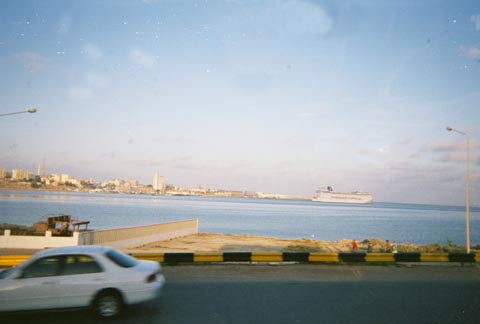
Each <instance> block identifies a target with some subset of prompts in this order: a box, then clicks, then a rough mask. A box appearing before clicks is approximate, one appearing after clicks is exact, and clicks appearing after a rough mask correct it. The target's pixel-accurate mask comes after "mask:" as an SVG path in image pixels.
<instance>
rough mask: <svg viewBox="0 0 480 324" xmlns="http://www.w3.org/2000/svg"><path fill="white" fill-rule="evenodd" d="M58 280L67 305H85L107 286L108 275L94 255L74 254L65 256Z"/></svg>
mask: <svg viewBox="0 0 480 324" xmlns="http://www.w3.org/2000/svg"><path fill="white" fill-rule="evenodd" d="M58 280H59V282H58V284H59V285H60V286H61V287H62V290H60V291H59V294H60V297H61V298H63V300H65V301H68V305H66V307H84V306H88V305H89V304H90V303H91V301H92V298H93V296H94V295H95V294H96V293H97V292H98V291H100V290H101V289H102V288H104V287H106V282H107V281H108V275H107V274H106V272H105V271H104V269H103V267H102V266H101V265H100V263H99V262H98V261H97V260H96V259H95V258H94V257H92V256H90V255H84V254H81V255H80V254H74V255H65V256H64V259H63V263H62V268H61V270H60V276H59V278H58Z"/></svg>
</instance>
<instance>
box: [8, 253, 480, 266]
mask: <svg viewBox="0 0 480 324" xmlns="http://www.w3.org/2000/svg"><path fill="white" fill-rule="evenodd" d="M132 255H133V256H134V257H136V258H138V259H141V260H152V261H156V262H160V263H212V262H246V263H252V262H299V263H337V264H338V263H357V264H371V263H386V264H388V263H391V264H394V263H402V262H408V263H412V262H418V263H425V262H427V263H428V262H438V263H452V262H454V263H480V254H475V253H469V254H467V253H408V254H400V255H398V256H397V253H358V255H354V253H308V252H299V253H296V252H284V253H282V252H223V253H222V252H202V253H190V252H189V253H184V252H180V253H168V252H167V253H133V254H132ZM29 257H30V256H27V255H13V256H0V267H11V266H15V265H17V264H19V263H21V262H23V261H24V260H26V259H27V258H29Z"/></svg>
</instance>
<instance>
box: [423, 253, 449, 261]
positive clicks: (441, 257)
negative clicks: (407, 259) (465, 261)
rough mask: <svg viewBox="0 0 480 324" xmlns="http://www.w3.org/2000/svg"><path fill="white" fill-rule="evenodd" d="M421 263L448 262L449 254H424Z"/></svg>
mask: <svg viewBox="0 0 480 324" xmlns="http://www.w3.org/2000/svg"><path fill="white" fill-rule="evenodd" d="M420 261H421V262H448V261H449V259H448V253H422V254H420Z"/></svg>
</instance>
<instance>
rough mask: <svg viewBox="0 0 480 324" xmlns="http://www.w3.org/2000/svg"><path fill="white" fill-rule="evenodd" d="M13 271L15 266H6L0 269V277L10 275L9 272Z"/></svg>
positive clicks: (3, 277)
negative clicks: (6, 267)
mask: <svg viewBox="0 0 480 324" xmlns="http://www.w3.org/2000/svg"><path fill="white" fill-rule="evenodd" d="M14 271H15V268H8V269H5V270H3V271H0V279H5V278H8V277H10V274H12V272H14Z"/></svg>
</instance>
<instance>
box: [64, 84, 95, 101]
mask: <svg viewBox="0 0 480 324" xmlns="http://www.w3.org/2000/svg"><path fill="white" fill-rule="evenodd" d="M68 97H69V98H70V99H72V100H87V99H90V98H92V97H93V91H92V89H90V88H86V87H71V88H70V89H69V90H68Z"/></svg>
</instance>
